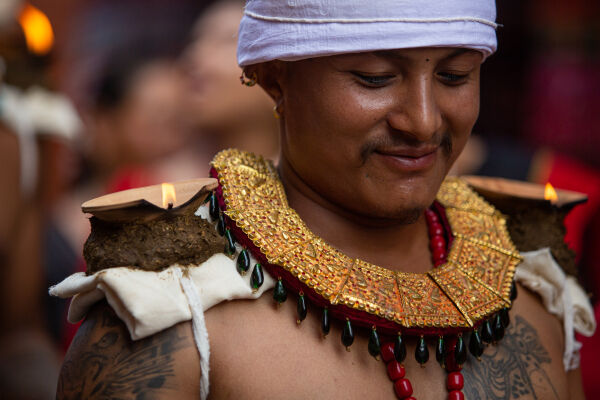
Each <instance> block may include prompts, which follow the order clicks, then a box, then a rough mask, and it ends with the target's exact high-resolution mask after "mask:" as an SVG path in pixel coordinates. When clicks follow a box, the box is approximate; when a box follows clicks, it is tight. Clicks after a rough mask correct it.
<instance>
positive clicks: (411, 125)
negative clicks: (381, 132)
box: [387, 75, 443, 142]
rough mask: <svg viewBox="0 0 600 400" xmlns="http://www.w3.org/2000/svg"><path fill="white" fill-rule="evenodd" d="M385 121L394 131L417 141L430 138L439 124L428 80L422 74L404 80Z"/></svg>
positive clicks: (438, 129) (437, 108) (433, 90)
mask: <svg viewBox="0 0 600 400" xmlns="http://www.w3.org/2000/svg"><path fill="white" fill-rule="evenodd" d="M387 120H388V123H389V125H390V127H392V128H393V129H394V130H397V131H401V132H402V133H403V134H406V135H409V136H412V137H413V138H414V139H415V140H418V141H421V142H427V141H430V140H431V139H432V138H433V137H434V136H435V135H436V133H438V132H439V131H440V129H441V127H442V123H443V118H442V113H441V110H440V108H439V106H438V103H437V101H436V95H435V88H434V84H433V81H432V79H431V78H430V77H428V76H424V75H421V76H419V77H413V78H408V79H406V80H405V81H404V84H403V85H402V86H401V87H399V88H398V91H397V92H396V98H395V101H394V106H393V108H392V110H391V111H390V112H389V113H388V115H387Z"/></svg>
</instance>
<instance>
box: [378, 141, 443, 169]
mask: <svg viewBox="0 0 600 400" xmlns="http://www.w3.org/2000/svg"><path fill="white" fill-rule="evenodd" d="M439 148H440V147H439V146H435V147H423V148H416V147H415V148H408V147H407V148H400V149H378V150H375V152H374V154H376V155H377V156H378V157H379V158H381V159H382V161H383V162H385V163H386V164H387V165H388V166H389V167H391V168H392V169H395V170H400V171H403V172H419V171H424V170H427V169H429V168H431V167H432V166H433V164H434V163H435V160H436V158H437V156H438V150H439Z"/></svg>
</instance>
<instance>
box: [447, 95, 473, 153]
mask: <svg viewBox="0 0 600 400" xmlns="http://www.w3.org/2000/svg"><path fill="white" fill-rule="evenodd" d="M445 104H447V106H446V107H445V109H444V111H443V112H444V114H445V115H446V120H447V123H448V130H449V132H450V134H451V135H452V143H453V154H452V161H454V160H455V159H456V158H457V157H458V155H459V154H460V152H461V151H462V149H463V148H464V146H465V144H466V142H467V139H468V138H469V135H470V134H471V130H472V129H473V126H474V125H475V122H476V121H477V117H478V115H479V86H478V85H473V86H469V87H465V88H464V89H463V90H460V91H459V93H455V94H454V95H452V96H449V98H448V99H447V101H446V103H445Z"/></svg>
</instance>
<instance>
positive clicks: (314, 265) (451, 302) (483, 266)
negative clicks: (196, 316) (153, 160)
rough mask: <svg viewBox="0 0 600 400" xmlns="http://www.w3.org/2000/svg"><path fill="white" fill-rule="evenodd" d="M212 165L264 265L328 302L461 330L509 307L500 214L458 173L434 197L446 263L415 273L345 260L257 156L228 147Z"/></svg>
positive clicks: (509, 259)
mask: <svg viewBox="0 0 600 400" xmlns="http://www.w3.org/2000/svg"><path fill="white" fill-rule="evenodd" d="M212 166H213V167H214V169H215V170H216V171H217V174H218V178H219V183H220V186H221V189H222V191H223V198H224V201H225V205H226V208H227V209H226V210H225V214H226V215H227V216H228V217H229V218H231V220H232V221H234V222H235V224H236V225H237V226H238V227H239V228H240V229H241V230H242V231H243V232H244V233H245V234H246V235H247V236H248V238H249V239H250V240H251V241H252V242H253V244H254V245H255V246H256V247H257V248H259V249H260V251H261V252H262V253H263V254H264V255H265V257H266V258H267V260H268V261H269V262H270V263H272V264H276V265H279V266H281V267H283V268H284V269H286V270H287V271H289V272H290V273H291V274H292V275H294V276H295V277H296V278H298V279H299V280H300V281H301V282H303V283H304V284H306V285H307V286H309V287H310V288H312V289H313V290H314V291H315V292H316V293H318V294H319V295H321V296H323V297H324V298H325V299H326V300H327V301H329V302H330V303H331V304H343V305H345V306H348V307H351V308H354V309H357V310H362V311H365V312H367V313H370V314H373V315H377V316H379V317H382V318H385V319H387V320H390V321H393V322H395V323H397V324H399V325H401V326H403V327H406V328H414V327H430V328H467V327H471V326H473V325H474V324H475V323H477V322H478V321H480V320H481V319H483V318H485V317H487V316H489V315H491V314H493V313H494V312H496V311H498V310H500V309H501V308H503V307H506V306H509V305H510V299H509V295H510V286H511V282H512V278H513V275H514V271H515V268H516V266H517V264H518V263H519V262H520V261H521V257H520V256H519V254H518V252H517V250H516V248H515V246H514V244H513V243H512V241H511V240H510V237H509V235H508V232H507V230H506V220H505V218H504V216H502V215H501V214H500V213H499V212H498V211H496V210H495V209H494V207H492V206H491V205H490V204H488V203H487V202H486V201H485V200H484V199H482V198H481V197H480V196H478V195H477V194H476V193H475V192H474V191H473V190H471V189H470V188H469V187H468V185H467V184H466V183H465V182H463V181H461V180H460V179H456V178H453V179H446V181H444V183H443V184H442V187H441V188H440V191H439V193H438V198H437V199H438V201H439V202H440V203H441V204H442V205H443V206H444V207H445V208H446V214H447V218H448V222H449V223H450V226H451V228H452V234H453V236H454V241H453V243H452V247H451V249H450V252H449V255H448V262H447V263H446V264H444V265H441V266H439V267H438V268H436V269H434V270H431V271H429V272H428V273H426V274H416V273H403V272H396V271H391V270H389V269H386V268H382V267H379V266H376V265H373V264H369V263H367V262H365V261H362V260H358V259H352V258H350V257H348V256H346V255H345V254H343V253H341V252H340V251H338V250H336V249H334V248H333V247H332V246H330V245H328V244H327V243H326V242H325V241H323V240H322V239H321V238H319V237H317V236H316V235H314V234H313V233H312V232H311V231H310V230H309V229H308V228H307V227H306V225H305V224H304V222H303V221H302V219H301V218H300V217H299V216H298V214H297V213H296V212H295V211H294V210H293V209H291V208H290V207H289V205H288V202H287V199H286V197H285V192H284V189H283V186H282V184H281V181H280V180H279V177H278V176H277V172H276V170H275V168H274V167H273V165H272V164H271V163H270V162H268V161H265V160H264V159H263V158H262V157H259V156H256V155H254V154H251V153H247V152H242V151H239V150H233V149H230V150H225V151H222V152H220V153H219V154H217V155H216V156H215V158H214V160H213V161H212Z"/></svg>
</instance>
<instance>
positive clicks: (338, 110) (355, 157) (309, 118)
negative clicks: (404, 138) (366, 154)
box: [284, 79, 382, 165]
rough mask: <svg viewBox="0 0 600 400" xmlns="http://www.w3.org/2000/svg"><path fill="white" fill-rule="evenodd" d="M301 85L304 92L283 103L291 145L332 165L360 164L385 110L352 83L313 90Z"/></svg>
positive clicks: (333, 82)
mask: <svg viewBox="0 0 600 400" xmlns="http://www.w3.org/2000/svg"><path fill="white" fill-rule="evenodd" d="M301 84H303V85H304V88H303V89H300V90H299V91H298V92H296V93H297V95H292V96H289V97H288V98H286V99H285V100H284V103H285V104H284V109H285V115H286V118H285V124H286V129H285V132H288V133H291V132H293V134H289V135H287V136H288V138H287V140H288V141H289V143H290V145H292V144H294V145H296V144H301V146H302V147H304V148H311V149H314V150H315V151H316V152H319V153H322V154H323V158H324V159H325V161H328V163H330V164H335V163H337V162H339V161H340V159H341V162H342V163H344V164H345V165H353V164H356V163H359V162H360V161H361V160H360V150H361V147H362V145H363V144H364V143H365V141H366V140H367V138H368V136H369V135H370V133H371V132H372V130H373V127H374V126H375V125H376V124H377V121H378V120H379V119H380V118H381V117H380V116H379V114H380V112H379V111H378V110H380V109H381V108H382V107H381V106H380V105H377V104H374V103H373V102H372V101H369V99H368V98H367V97H366V96H364V95H363V94H362V93H361V92H360V90H359V89H357V88H355V87H354V86H353V85H352V83H347V82H340V81H336V80H335V79H332V80H330V81H329V82H322V81H319V82H315V83H314V84H313V85H312V86H311V87H309V86H308V85H309V84H307V83H301ZM342 93H343V95H341V94H342ZM300 141H302V142H303V143H299V142H300ZM293 147H295V148H298V146H293Z"/></svg>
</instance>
